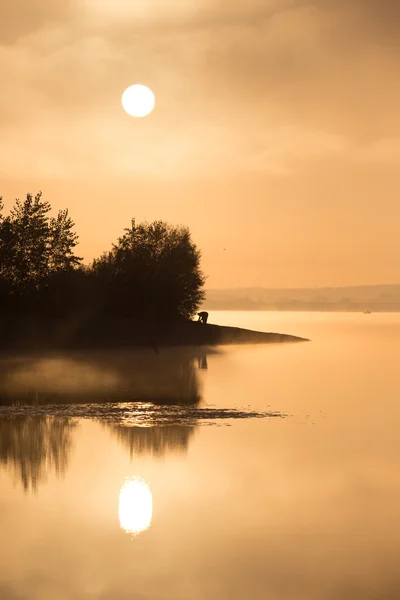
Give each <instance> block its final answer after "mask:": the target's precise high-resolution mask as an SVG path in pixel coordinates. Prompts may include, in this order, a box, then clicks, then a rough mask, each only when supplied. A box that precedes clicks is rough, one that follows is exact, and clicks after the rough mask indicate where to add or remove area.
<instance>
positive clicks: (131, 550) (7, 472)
mask: <svg viewBox="0 0 400 600" xmlns="http://www.w3.org/2000/svg"><path fill="white" fill-rule="evenodd" d="M210 322H213V323H218V324H229V325H234V326H241V327H248V328H253V329H259V330H263V331H276V332H280V333H288V334H293V335H298V336H303V337H307V338H311V342H305V343H294V344H270V345H265V346H242V347H225V348H219V349H214V350H211V349H203V350H199V349H185V350H184V351H178V350H174V351H171V353H166V351H165V350H163V349H161V351H160V354H159V355H156V354H154V353H153V354H151V351H150V350H149V352H148V353H147V354H146V353H144V354H143V355H140V356H139V355H138V354H137V353H136V354H135V353H132V354H130V353H123V352H121V353H110V352H109V353H101V352H98V353H91V354H84V353H80V354H79V353H78V354H76V355H70V356H61V357H60V356H56V355H53V356H48V357H44V358H42V359H39V358H24V357H10V359H7V360H6V359H2V360H1V361H0V363H1V364H0V392H1V398H2V400H1V402H2V406H1V407H0V408H1V412H0V415H1V416H0V458H1V463H0V531H1V552H0V598H1V600H128V599H129V600H147V599H149V600H158V599H163V600H203V599H210V598H212V599H214V598H215V599H219V600H228V599H229V600H243V599H244V598H250V599H252V600H258V599H260V600H261V599H263V600H265V599H267V600H269V599H271V600H314V599H315V600H317V599H318V600H321V599H323V600H325V599H327V600H335V599H340V600H347V599H349V600H350V599H351V600H377V599H378V598H379V599H381V598H382V599H385V600H392V599H393V600H394V599H395V598H396V599H397V598H399V597H400V576H399V574H398V571H399V569H398V556H399V554H400V527H399V523H400V434H399V427H400V361H399V359H400V314H375V313H373V314H356V313H289V312H288V313H285V312H281V313H273V312H264V313H263V312H253V313H246V312H218V313H217V312H214V313H210ZM138 398H139V399H141V400H142V402H140V403H135V402H134V401H135V400H137V399H138ZM99 402H101V403H103V404H102V405H101V406H99Z"/></svg>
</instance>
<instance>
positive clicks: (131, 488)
mask: <svg viewBox="0 0 400 600" xmlns="http://www.w3.org/2000/svg"><path fill="white" fill-rule="evenodd" d="M118 512H119V523H120V526H121V528H122V529H124V530H125V531H126V532H127V533H129V534H131V535H138V534H139V533H141V532H142V531H145V530H146V529H148V528H149V527H150V524H151V519H152V515H153V496H152V493H151V491H150V488H149V486H148V484H147V483H146V482H145V481H144V480H143V479H140V478H139V477H131V478H129V479H127V480H126V481H125V483H124V484H123V485H122V487H121V490H120V493H119V511H118Z"/></svg>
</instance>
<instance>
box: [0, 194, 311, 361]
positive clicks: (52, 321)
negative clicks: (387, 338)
mask: <svg viewBox="0 0 400 600" xmlns="http://www.w3.org/2000/svg"><path fill="white" fill-rule="evenodd" d="M3 208H4V207H3V202H2V200H1V198H0V315H1V316H0V351H3V352H9V351H10V350H15V351H21V350H38V349H71V348H93V347H99V348H106V347H118V346H125V347H126V346H147V347H150V348H152V349H153V352H154V353H158V352H159V351H160V346H171V345H188V344H189V345H210V344H227V343H259V342H260V343H266V342H276V341H299V338H295V337H293V336H283V335H278V334H264V333H262V332H254V333H253V332H249V331H246V330H241V329H237V328H227V327H218V326H216V325H209V324H208V323H207V320H208V313H207V312H206V311H201V312H200V313H197V310H198V309H199V307H200V305H201V304H202V303H203V301H204V299H205V292H204V290H203V286H204V282H205V277H204V274H203V272H202V270H201V267H200V259H201V252H200V250H199V249H198V248H197V247H196V245H195V244H194V243H193V241H192V239H191V234H190V232H189V230H188V229H187V228H186V227H181V226H172V225H169V224H168V223H165V222H163V221H154V222H153V223H150V224H149V223H141V224H137V223H136V222H135V220H134V219H133V220H132V222H131V225H130V227H129V228H127V229H125V231H124V233H123V235H122V236H121V237H120V238H119V239H118V241H117V243H116V244H114V245H113V246H112V249H111V250H110V251H108V252H105V253H103V254H102V255H101V256H100V257H99V258H98V259H96V260H94V261H93V262H92V264H91V265H89V266H84V265H83V264H82V259H81V258H80V257H79V256H76V255H75V250H76V246H77V244H78V235H77V234H76V233H75V231H74V227H75V225H74V222H73V221H72V219H71V217H70V216H69V214H68V210H61V211H59V212H58V214H57V216H56V217H50V216H49V212H50V210H51V207H50V204H49V203H48V202H47V201H45V200H44V199H43V197H42V194H41V193H40V192H39V193H38V194H36V196H32V195H31V194H28V195H27V197H26V199H25V200H24V201H20V200H16V202H15V205H14V207H13V208H12V210H11V212H10V214H9V215H8V216H5V215H4V213H3ZM196 314H198V316H199V319H200V321H201V323H202V327H199V326H198V324H197V323H195V322H194V321H192V319H193V317H194V316H195V315H196Z"/></svg>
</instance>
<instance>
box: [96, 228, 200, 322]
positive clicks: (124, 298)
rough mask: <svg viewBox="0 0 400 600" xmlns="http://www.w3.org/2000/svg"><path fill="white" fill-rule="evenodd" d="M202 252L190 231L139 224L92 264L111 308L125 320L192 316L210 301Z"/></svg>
mask: <svg viewBox="0 0 400 600" xmlns="http://www.w3.org/2000/svg"><path fill="white" fill-rule="evenodd" d="M200 257H201V253H200V251H199V250H198V249H197V248H196V246H195V244H194V243H193V242H192V240H191V235H190V232H189V230H188V229H187V228H186V227H173V226H171V225H169V224H168V223H165V222H163V221H155V222H153V223H150V224H148V223H142V224H140V225H136V222H135V220H132V223H131V227H130V228H129V229H125V234H124V235H123V236H122V237H120V238H119V240H118V243H117V244H115V245H114V246H113V249H112V250H111V252H108V253H105V254H103V256H101V257H100V258H99V259H98V260H95V261H94V263H93V265H92V270H93V273H94V274H95V276H96V278H97V281H98V285H99V286H100V288H101V290H102V293H103V295H104V299H105V310H106V311H107V312H111V313H114V314H115V313H116V314H120V315H124V316H132V315H140V316H143V317H160V318H176V317H191V316H192V315H193V314H194V313H195V312H196V310H197V308H198V306H199V305H200V303H201V301H202V300H203V298H204V292H203V291H202V289H201V288H202V286H203V285H204V276H203V274H202V272H201V269H200Z"/></svg>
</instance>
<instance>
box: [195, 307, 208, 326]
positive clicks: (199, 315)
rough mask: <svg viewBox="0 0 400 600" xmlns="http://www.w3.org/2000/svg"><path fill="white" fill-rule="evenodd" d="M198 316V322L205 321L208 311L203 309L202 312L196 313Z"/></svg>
mask: <svg viewBox="0 0 400 600" xmlns="http://www.w3.org/2000/svg"><path fill="white" fill-rule="evenodd" d="M197 315H198V317H199V319H198V320H199V321H200V323H204V324H206V323H207V319H208V312H205V311H204V310H203V311H202V312H199V313H197Z"/></svg>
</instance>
